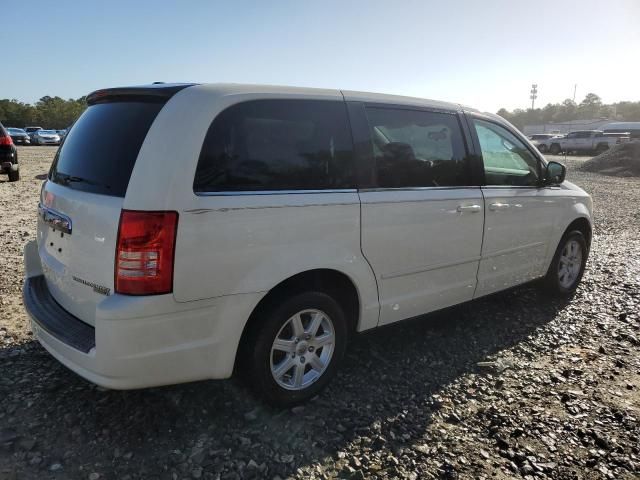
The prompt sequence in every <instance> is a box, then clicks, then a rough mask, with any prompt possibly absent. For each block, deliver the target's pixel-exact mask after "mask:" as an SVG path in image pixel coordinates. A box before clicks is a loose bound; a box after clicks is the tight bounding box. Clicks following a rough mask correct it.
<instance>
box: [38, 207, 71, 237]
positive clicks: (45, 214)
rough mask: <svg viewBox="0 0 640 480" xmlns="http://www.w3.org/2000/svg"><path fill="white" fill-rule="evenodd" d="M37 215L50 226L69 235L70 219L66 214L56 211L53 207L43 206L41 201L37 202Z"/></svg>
mask: <svg viewBox="0 0 640 480" xmlns="http://www.w3.org/2000/svg"><path fill="white" fill-rule="evenodd" d="M38 215H39V216H41V217H42V220H43V221H44V222H45V223H47V224H49V225H50V226H51V227H52V228H55V229H57V230H60V231H61V232H63V233H67V234H69V235H71V226H72V225H71V219H70V218H69V217H67V216H66V215H64V214H62V213H60V212H57V211H56V210H54V209H53V208H49V207H45V206H44V205H42V204H41V203H38Z"/></svg>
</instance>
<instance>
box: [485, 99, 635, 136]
mask: <svg viewBox="0 0 640 480" xmlns="http://www.w3.org/2000/svg"><path fill="white" fill-rule="evenodd" d="M497 113H498V115H500V116H501V117H502V118H504V119H506V120H508V121H509V122H511V123H513V124H514V125H515V126H516V127H518V128H519V129H520V130H522V129H523V128H524V126H525V125H540V124H542V123H558V122H566V121H569V120H591V119H598V118H606V119H609V120H611V121H612V122H640V102H618V103H612V104H609V105H605V104H603V103H602V99H601V98H600V97H599V96H598V95H596V94H595V93H589V94H587V96H585V97H584V100H582V101H581V102H580V103H576V102H574V101H573V100H571V99H570V98H567V99H566V100H565V101H564V102H562V103H548V104H547V105H546V106H544V107H543V108H534V109H531V108H529V109H527V110H524V109H521V108H516V109H515V110H513V111H512V112H510V111H508V110H507V109H505V108H501V109H500V110H498V112H497Z"/></svg>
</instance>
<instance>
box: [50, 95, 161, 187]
mask: <svg viewBox="0 0 640 480" xmlns="http://www.w3.org/2000/svg"><path fill="white" fill-rule="evenodd" d="M163 105H164V103H152V102H114V103H101V104H97V105H92V106H90V107H89V108H87V110H85V112H84V113H83V114H82V115H81V116H80V118H79V119H78V120H77V121H76V123H74V125H73V128H72V129H71V130H69V133H68V134H67V136H66V138H65V140H64V143H63V144H62V146H61V147H60V150H59V151H58V153H57V155H56V158H55V160H54V161H53V165H52V167H51V171H50V173H49V179H50V180H51V181H53V182H55V183H59V184H61V185H65V186H68V187H70V188H73V189H76V190H83V191H86V192H91V193H99V194H103V195H112V196H117V197H124V196H125V193H126V191H127V185H128V184H129V178H130V177H131V171H132V170H133V166H134V164H135V162H136V158H137V157H138V153H139V151H140V147H141V146H142V142H143V141H144V139H145V137H146V136H147V132H148V131H149V128H150V127H151V124H152V123H153V121H154V119H155V118H156V116H157V115H158V112H159V111H160V109H161V108H162V107H163Z"/></svg>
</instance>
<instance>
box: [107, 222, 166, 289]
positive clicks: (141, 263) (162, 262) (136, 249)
mask: <svg viewBox="0 0 640 480" xmlns="http://www.w3.org/2000/svg"><path fill="white" fill-rule="evenodd" d="M177 229H178V212H171V211H138V210H122V212H121V214H120V225H119V227H118V242H117V247H116V259H115V291H116V293H121V294H125V295H160V294H165V293H171V292H172V291H173V261H174V253H175V244H176V233H177Z"/></svg>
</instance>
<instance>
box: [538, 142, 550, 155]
mask: <svg viewBox="0 0 640 480" xmlns="http://www.w3.org/2000/svg"><path fill="white" fill-rule="evenodd" d="M548 149H549V148H548V147H547V146H546V145H544V144H542V145H538V150H539V151H540V153H546V152H547V150H548Z"/></svg>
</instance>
